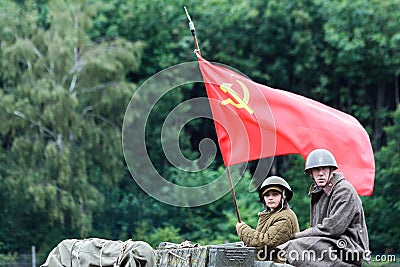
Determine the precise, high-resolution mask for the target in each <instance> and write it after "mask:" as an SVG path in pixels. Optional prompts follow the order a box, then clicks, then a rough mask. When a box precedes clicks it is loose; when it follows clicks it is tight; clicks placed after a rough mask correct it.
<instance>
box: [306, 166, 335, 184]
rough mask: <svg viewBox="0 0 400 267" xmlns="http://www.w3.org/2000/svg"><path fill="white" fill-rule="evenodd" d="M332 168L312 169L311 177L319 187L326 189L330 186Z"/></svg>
mask: <svg viewBox="0 0 400 267" xmlns="http://www.w3.org/2000/svg"><path fill="white" fill-rule="evenodd" d="M330 170H331V168H330V167H317V168H313V169H311V176H312V178H313V179H314V182H315V183H316V184H317V185H318V186H319V187H325V186H326V185H327V184H328V181H329V179H330V175H331V171H330Z"/></svg>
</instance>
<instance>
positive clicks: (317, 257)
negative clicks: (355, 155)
mask: <svg viewBox="0 0 400 267" xmlns="http://www.w3.org/2000/svg"><path fill="white" fill-rule="evenodd" d="M309 196H310V198H311V199H310V209H311V210H310V228H308V229H306V230H304V231H301V232H299V233H297V234H296V236H295V237H296V238H295V239H294V240H291V241H289V242H287V244H284V245H282V246H280V248H282V249H285V250H286V251H287V252H288V253H287V254H288V255H292V256H297V257H298V258H297V259H292V260H290V259H289V260H288V261H289V263H291V264H293V265H295V266H341V267H342V266H343V267H344V266H361V263H362V261H363V260H366V261H369V259H368V257H369V240H368V232H367V227H366V224H365V217H364V210H363V207H362V202H361V199H360V198H359V197H358V195H357V192H356V191H355V189H354V187H353V186H352V185H351V184H350V183H349V182H348V181H346V180H345V178H344V176H343V174H342V173H334V174H333V177H332V178H331V180H330V182H329V183H328V185H327V186H325V187H324V188H319V187H317V186H315V185H313V186H312V187H311V189H310V193H309ZM294 252H297V253H294ZM305 252H307V253H308V254H307V255H306V254H305Z"/></svg>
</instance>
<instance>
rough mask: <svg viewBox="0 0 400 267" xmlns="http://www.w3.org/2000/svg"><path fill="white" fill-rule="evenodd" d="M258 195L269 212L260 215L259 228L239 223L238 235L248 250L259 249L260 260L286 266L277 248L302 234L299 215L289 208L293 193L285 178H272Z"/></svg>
mask: <svg viewBox="0 0 400 267" xmlns="http://www.w3.org/2000/svg"><path fill="white" fill-rule="evenodd" d="M258 193H259V197H260V200H261V202H262V203H263V205H264V208H265V210H264V211H262V212H259V213H258V224H257V228H256V229H252V228H251V227H250V226H248V225H247V224H245V223H243V222H238V223H237V224H236V231H237V233H238V236H239V238H240V239H241V240H242V241H243V242H244V243H245V244H246V245H247V246H250V247H255V248H256V252H255V255H256V260H269V261H271V260H272V261H275V262H282V259H279V257H278V255H277V253H278V252H277V250H276V247H277V246H278V245H280V244H283V243H285V242H286V241H288V240H290V239H291V238H293V237H294V234H295V233H297V232H298V231H299V224H298V221H297V217H296V214H295V213H294V212H293V211H292V210H291V209H290V207H289V205H288V202H289V201H290V200H291V199H292V196H293V192H292V189H291V188H290V186H289V184H288V183H287V182H286V181H285V180H284V179H283V178H281V177H278V176H271V177H268V178H266V179H265V180H264V182H263V183H262V184H261V186H260V188H259V189H258Z"/></svg>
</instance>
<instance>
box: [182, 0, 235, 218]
mask: <svg viewBox="0 0 400 267" xmlns="http://www.w3.org/2000/svg"><path fill="white" fill-rule="evenodd" d="M183 8H184V9H185V12H186V16H187V18H188V20H189V29H190V31H191V32H192V35H193V40H194V45H195V47H196V49H195V50H194V52H195V53H198V54H200V48H199V44H198V43H197V37H196V30H195V28H194V23H193V21H192V19H191V18H190V16H189V12H188V11H187V9H186V6H184V7H183ZM226 171H227V175H228V180H229V186H230V189H231V193H232V198H233V203H234V204H235V210H236V215H237V218H238V221H239V222H242V219H241V218H240V213H239V208H238V204H237V200H236V195H235V190H234V188H233V183H232V178H231V173H230V171H229V167H226Z"/></svg>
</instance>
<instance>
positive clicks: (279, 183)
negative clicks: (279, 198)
mask: <svg viewBox="0 0 400 267" xmlns="http://www.w3.org/2000/svg"><path fill="white" fill-rule="evenodd" d="M268 187H275V188H276V187H278V188H281V190H284V193H283V195H284V196H285V197H286V200H287V201H288V202H289V201H290V200H291V199H292V197H293V191H292V189H291V188H290V186H289V184H288V183H287V182H286V181H285V179H283V178H282V177H279V176H270V177H267V178H266V179H265V180H264V182H263V183H262V184H261V186H260V188H259V189H258V196H259V197H260V201H261V202H264V200H263V193H264V192H265V190H266V189H267V188H268Z"/></svg>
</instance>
